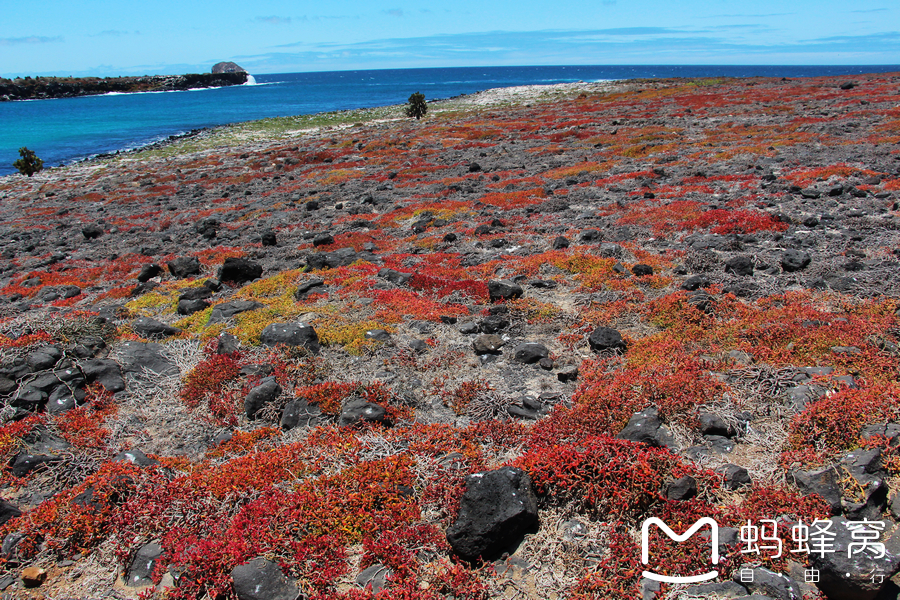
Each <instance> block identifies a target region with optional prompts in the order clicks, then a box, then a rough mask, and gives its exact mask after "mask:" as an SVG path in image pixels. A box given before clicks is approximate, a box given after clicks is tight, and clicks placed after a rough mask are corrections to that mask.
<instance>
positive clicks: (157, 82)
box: [0, 72, 249, 102]
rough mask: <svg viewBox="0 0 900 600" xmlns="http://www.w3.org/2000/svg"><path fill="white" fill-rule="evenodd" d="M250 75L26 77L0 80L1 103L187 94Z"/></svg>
mask: <svg viewBox="0 0 900 600" xmlns="http://www.w3.org/2000/svg"><path fill="white" fill-rule="evenodd" d="M248 77H249V74H248V73H246V72H239V73H189V74H185V75H144V76H141V77H105V78H100V77H34V78H31V77H26V78H21V77H20V78H16V79H3V78H0V102H15V101H18V100H50V99H54V98H76V97H81V96H99V95H104V94H133V93H140V92H164V91H187V90H191V89H205V88H216V87H228V86H232V85H243V84H244V83H246V82H247V81H248Z"/></svg>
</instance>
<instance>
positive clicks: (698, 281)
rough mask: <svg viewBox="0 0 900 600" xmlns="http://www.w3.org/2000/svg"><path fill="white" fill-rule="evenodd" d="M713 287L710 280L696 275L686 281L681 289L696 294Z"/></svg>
mask: <svg viewBox="0 0 900 600" xmlns="http://www.w3.org/2000/svg"><path fill="white" fill-rule="evenodd" d="M710 285H711V283H710V281H709V279H708V278H707V277H706V276H705V275H694V276H693V277H688V278H687V279H685V281H684V283H682V284H681V289H683V290H685V291H688V292H696V291H697V290H699V289H701V288H708V287H709V286H710Z"/></svg>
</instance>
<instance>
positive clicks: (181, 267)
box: [167, 256, 200, 279]
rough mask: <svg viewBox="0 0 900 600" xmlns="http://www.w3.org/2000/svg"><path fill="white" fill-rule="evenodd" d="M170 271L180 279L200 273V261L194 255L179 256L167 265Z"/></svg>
mask: <svg viewBox="0 0 900 600" xmlns="http://www.w3.org/2000/svg"><path fill="white" fill-rule="evenodd" d="M167 266H168V267H169V273H171V274H172V276H173V277H177V278H178V279H185V278H187V277H190V276H192V275H199V274H200V261H199V260H198V259H197V258H196V257H194V256H179V257H178V258H176V259H175V260H173V261H170V262H169V263H168V265H167Z"/></svg>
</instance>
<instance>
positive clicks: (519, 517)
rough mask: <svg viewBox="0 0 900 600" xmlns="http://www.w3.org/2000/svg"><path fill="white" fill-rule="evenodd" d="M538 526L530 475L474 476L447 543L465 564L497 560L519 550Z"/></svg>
mask: <svg viewBox="0 0 900 600" xmlns="http://www.w3.org/2000/svg"><path fill="white" fill-rule="evenodd" d="M537 525H538V510H537V499H536V498H535V495H534V491H533V490H532V487H531V479H530V478H529V477H528V474H527V473H525V472H524V471H522V470H521V469H517V468H514V467H502V468H500V469H497V470H495V471H486V472H482V473H473V474H472V475H469V476H468V477H466V491H465V492H464V493H463V496H462V499H461V500H460V504H459V515H458V516H457V519H456V521H455V522H454V523H453V525H451V526H450V528H449V529H447V541H448V542H450V546H451V547H452V548H453V551H454V552H455V553H456V554H457V555H458V556H460V557H461V558H463V559H465V560H476V559H478V558H483V559H485V560H494V559H496V558H499V557H500V555H501V554H502V553H504V552H510V553H512V551H514V550H515V548H516V547H518V545H519V544H520V543H521V541H522V539H523V538H524V536H525V534H526V533H529V532H532V531H534V530H535V529H536V528H537Z"/></svg>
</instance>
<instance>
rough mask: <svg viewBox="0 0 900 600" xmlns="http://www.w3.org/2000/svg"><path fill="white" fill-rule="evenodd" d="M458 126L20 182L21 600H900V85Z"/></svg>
mask: <svg viewBox="0 0 900 600" xmlns="http://www.w3.org/2000/svg"><path fill="white" fill-rule="evenodd" d="M429 109H430V110H429V114H428V117H427V118H425V119H422V120H421V121H415V120H412V119H402V118H400V117H399V116H396V117H395V116H391V115H392V114H395V115H400V114H401V111H400V109H397V110H396V111H395V113H390V114H389V113H385V114H382V115H381V118H379V119H374V120H372V119H368V117H367V116H366V113H348V114H344V115H341V116H340V119H338V118H337V117H335V119H337V120H340V122H337V121H334V122H332V123H331V124H330V125H321V124H320V125H319V126H318V127H316V128H314V129H304V128H302V127H299V126H292V123H295V122H294V121H290V120H283V121H269V122H266V123H264V124H247V125H241V126H234V127H228V128H222V129H217V130H213V131H211V132H205V133H204V134H202V135H200V136H196V137H194V138H192V139H191V140H190V141H188V142H176V143H174V145H172V146H171V147H169V148H165V149H161V150H160V149H156V150H153V151H148V152H143V153H137V154H132V155H129V156H127V157H117V158H115V159H104V160H100V161H94V162H90V163H84V164H80V165H76V166H71V167H65V168H58V169H49V170H47V171H44V172H42V173H39V174H36V175H35V176H34V177H33V178H25V177H23V176H9V177H4V178H0V395H2V398H3V408H2V412H0V416H2V419H3V420H2V425H0V455H2V464H3V470H2V482H3V484H2V485H3V487H2V498H3V502H2V504H0V523H2V526H0V540H2V545H0V560H2V572H0V594H5V595H4V596H2V597H4V598H55V599H63V598H79V599H80V598H136V597H138V595H140V597H141V598H160V599H161V598H185V599H187V598H190V599H194V598H229V599H231V598H240V599H241V600H251V599H252V600H263V599H265V600H294V599H296V598H298V597H300V598H310V599H326V598H328V599H344V600H361V599H370V598H379V599H387V598H404V599H421V600H438V599H449V598H456V599H466V600H481V599H486V598H508V599H521V598H535V599H536V598H541V599H545V598H572V599H579V600H583V599H588V598H596V599H634V598H645V599H648V600H649V599H652V598H660V599H663V598H665V599H670V600H672V599H677V598H681V599H699V598H703V599H710V598H748V599H749V598H754V599H760V600H761V599H764V598H775V599H786V600H787V599H793V598H831V599H836V600H844V599H847V600H850V599H853V600H860V599H862V600H866V599H874V598H878V599H881V600H884V599H895V598H897V597H898V592H900V587H898V586H897V577H898V575H897V574H898V571H900V529H898V525H897V524H898V522H900V495H898V494H897V492H900V477H898V475H900V452H898V447H900V419H898V417H900V415H898V406H900V405H898V399H900V383H898V365H900V347H898V336H900V328H898V314H897V311H898V292H900V283H898V282H900V277H898V275H900V257H898V255H900V224H898V212H897V211H898V200H900V75H897V74H888V75H867V76H860V77H857V78H855V79H854V80H853V81H848V80H846V79H833V78H822V79H802V80H786V79H780V80H777V79H747V80H740V79H736V80H731V79H728V80H721V79H716V80H671V81H632V82H621V83H616V84H602V85H600V84H576V85H570V86H561V87H555V88H552V89H550V90H541V89H539V88H538V89H534V88H532V89H529V90H512V91H506V92H492V93H485V94H477V95H474V96H472V97H469V98H464V99H462V100H458V101H455V102H448V103H433V104H432V105H430V106H429ZM276 125H277V126H278V127H280V128H281V129H280V130H279V132H278V133H277V135H276V134H274V133H272V131H273V129H272V128H273V127H275V126H276ZM292 127H296V128H292ZM266 128H268V129H266ZM261 132H262V133H261ZM266 132H269V133H266ZM650 517H656V518H658V519H661V520H662V521H663V522H664V523H666V524H668V526H670V527H671V528H672V529H673V530H674V531H675V532H676V533H682V532H684V531H685V530H687V529H688V527H689V526H690V525H691V524H693V523H694V522H696V521H697V520H698V519H700V518H703V517H709V518H712V519H714V520H715V522H716V523H717V524H718V526H719V527H718V544H719V550H720V555H721V561H720V562H719V563H718V564H715V565H713V564H711V560H710V556H711V548H710V545H711V542H710V539H709V535H708V534H707V536H706V537H705V538H704V537H703V535H701V534H700V533H698V534H697V535H694V536H692V537H691V538H690V539H688V540H687V541H684V542H681V543H675V542H673V541H672V540H669V539H668V538H667V537H666V536H665V535H662V534H661V533H660V531H659V530H658V529H654V530H651V534H650V535H649V537H648V541H647V548H648V554H649V558H648V561H647V562H646V564H644V563H642V556H641V554H642V553H641V550H642V538H641V530H642V524H643V523H644V522H645V520H646V519H648V518H650ZM742 527H743V528H745V529H744V531H743V532H742V531H741V528H742ZM753 527H761V529H757V530H756V536H755V537H754V534H753ZM803 527H807V528H808V529H807V530H804V529H803ZM803 531H806V532H807V534H809V535H808V536H807V537H805V538H804V534H803ZM798 532H800V533H799V534H798ZM823 532H827V534H826V533H823ZM817 534H818V537H816V535H817ZM870 534H871V535H870ZM867 536H868V537H867ZM823 540H824V541H823ZM863 540H868V542H865V543H864V542H863ZM804 541H806V542H809V543H810V544H812V549H813V550H814V549H819V550H820V551H819V552H814V551H811V550H810V548H809V547H807V548H806V550H805V551H804V548H803V543H804ZM754 542H755V543H754ZM876 543H877V544H879V546H876V545H874V544H876ZM816 544H818V545H816ZM861 544H862V546H861ZM867 544H868V545H867ZM826 546H827V547H826ZM711 568H715V570H716V573H714V575H715V579H713V580H712V581H710V582H707V583H699V584H698V583H693V584H685V583H657V582H656V581H653V580H652V579H649V578H646V577H643V576H642V571H644V570H647V571H651V572H654V573H659V574H665V575H669V576H687V575H702V574H704V573H707V572H709V571H710V569H711ZM813 574H814V575H815V576H814V577H813V576H812V575H813ZM751 579H752V581H751Z"/></svg>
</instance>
